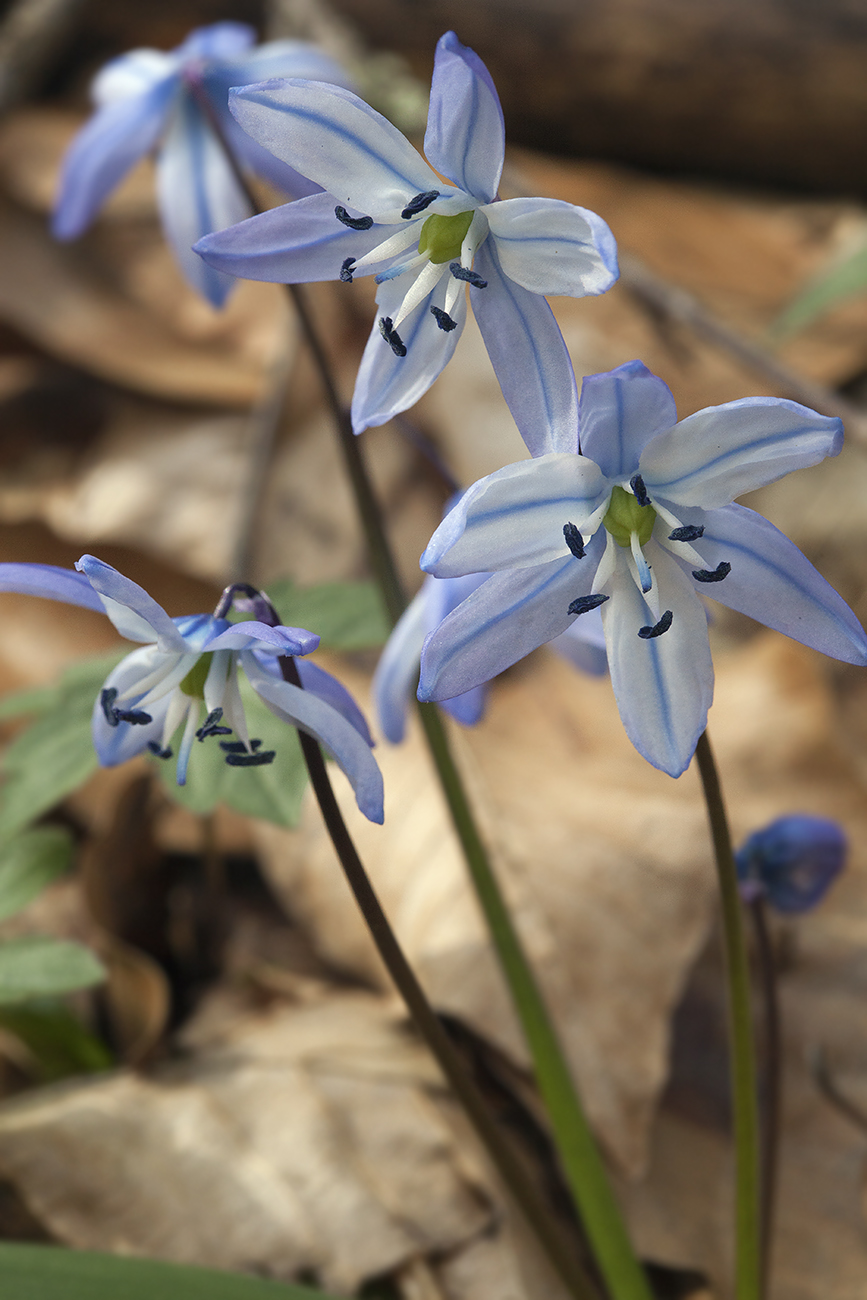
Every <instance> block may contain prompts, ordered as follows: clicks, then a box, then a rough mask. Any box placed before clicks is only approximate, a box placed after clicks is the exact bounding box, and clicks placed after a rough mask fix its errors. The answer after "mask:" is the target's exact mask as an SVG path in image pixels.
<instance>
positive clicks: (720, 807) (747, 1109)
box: [695, 732, 764, 1300]
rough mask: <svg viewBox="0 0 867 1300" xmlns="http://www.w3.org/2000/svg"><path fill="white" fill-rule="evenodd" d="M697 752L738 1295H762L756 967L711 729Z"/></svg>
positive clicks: (745, 1299)
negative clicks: (713, 877) (721, 981)
mask: <svg viewBox="0 0 867 1300" xmlns="http://www.w3.org/2000/svg"><path fill="white" fill-rule="evenodd" d="M695 756H696V760H697V761H698V769H699V772H700V774H701V781H702V786H703V788H704V797H705V800H706V802H707V811H708V818H709V819H710V828H711V836H712V838H713V848H714V856H715V858H716V866H717V874H718V877H719V886H720V896H721V902H722V921H723V936H724V943H725V954H726V977H727V981H728V1005H729V1033H730V1036H731V1085H732V1102H733V1106H734V1130H735V1161H736V1171H735V1195H736V1201H735V1252H736V1253H735V1279H736V1294H737V1298H738V1300H761V1297H762V1295H763V1293H764V1286H763V1280H762V1247H761V1236H762V1215H761V1203H760V1192H759V1112H758V1094H757V1086H756V1058H755V1044H754V1041H753V1023H752V1011H751V1005H750V970H749V962H748V960H747V946H746V940H745V937H744V926H743V916H742V912H741V899H740V893H739V891H738V878H737V870H736V868H735V861H734V856H733V854H732V843H731V836H730V834H729V827H728V819H727V817H726V811H725V805H724V803H723V797H722V790H721V789H720V783H719V776H718V774H717V769H716V763H715V762H714V757H713V753H712V751H711V747H710V741H709V740H708V737H707V732H704V733H703V735H702V736H701V737H700V739H699V742H698V745H697V746H696V750H695Z"/></svg>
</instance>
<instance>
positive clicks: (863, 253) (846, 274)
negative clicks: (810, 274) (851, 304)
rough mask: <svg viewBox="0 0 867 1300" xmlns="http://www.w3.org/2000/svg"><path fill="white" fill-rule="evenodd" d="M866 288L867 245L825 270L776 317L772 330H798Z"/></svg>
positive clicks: (782, 332)
mask: <svg viewBox="0 0 867 1300" xmlns="http://www.w3.org/2000/svg"><path fill="white" fill-rule="evenodd" d="M864 289H867V247H862V248H858V249H856V251H855V252H854V253H852V254H851V255H850V256H849V257H847V258H846V260H845V261H843V262H837V263H836V264H835V265H832V266H830V267H828V268H827V269H826V270H824V271H822V272H821V273H820V274H819V275H818V276H817V277H816V278H815V279H813V280H812V281H811V282H810V283H809V284H808V285H807V287H806V288H805V289H804V291H803V292H802V293H800V294H799V295H798V296H797V297H796V298H795V299H794V301H793V302H791V303H790V304H789V306H788V307H787V308H786V310H785V311H784V312H783V313H782V315H780V316H778V317H777V319H776V320H775V321H774V323H773V325H772V326H771V329H770V332H771V334H772V335H773V336H774V337H776V338H786V337H788V336H789V335H790V334H795V333H797V331H798V330H802V329H805V328H806V326H807V325H809V324H810V322H811V321H813V320H815V319H816V317H817V316H821V315H822V314H823V313H824V312H827V311H830V309H831V308H832V307H834V306H836V304H837V303H838V302H842V301H843V300H844V299H845V298H851V297H853V295H855V294H857V293H861V291H862V290H864Z"/></svg>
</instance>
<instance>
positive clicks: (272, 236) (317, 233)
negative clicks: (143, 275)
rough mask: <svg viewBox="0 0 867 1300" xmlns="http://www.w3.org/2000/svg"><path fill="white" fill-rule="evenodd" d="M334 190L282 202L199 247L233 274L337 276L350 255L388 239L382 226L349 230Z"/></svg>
mask: <svg viewBox="0 0 867 1300" xmlns="http://www.w3.org/2000/svg"><path fill="white" fill-rule="evenodd" d="M334 207H335V203H334V199H333V198H332V196H331V195H330V194H321V193H320V194H312V195H310V196H309V197H308V198H303V199H298V200H297V201H296V202H295V203H284V204H283V205H282V206H281V207H278V208H271V210H270V211H269V212H262V213H260V214H259V215H258V216H255V217H250V219H249V220H248V221H242V222H241V223H240V225H237V226H233V227H232V228H231V229H230V230H218V231H215V232H214V233H213V234H211V235H208V236H206V238H205V239H202V240H200V241H199V243H198V244H196V246H195V252H196V253H198V255H199V256H200V257H202V258H204V260H205V261H206V262H207V263H208V265H209V266H214V267H216V268H217V269H218V270H220V271H226V272H228V274H229V275H237V276H239V277H241V278H242V279H245V280H268V281H271V282H273V283H277V284H307V283H308V282H310V281H312V280H339V279H340V269H341V267H342V266H343V263H344V262H345V261H346V259H347V258H348V257H351V258H354V259H355V260H358V258H360V257H364V255H365V254H366V253H369V252H371V250H372V249H374V248H376V247H377V245H378V244H381V243H382V242H383V241H384V240H385V239H387V238H388V235H389V231H388V230H387V228H385V227H383V226H373V227H371V229H370V230H350V229H349V227H348V226H344V225H343V224H342V222H340V221H338V220H337V217H336V216H335V215H334Z"/></svg>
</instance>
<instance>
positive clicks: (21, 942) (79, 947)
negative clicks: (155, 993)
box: [0, 935, 105, 1003]
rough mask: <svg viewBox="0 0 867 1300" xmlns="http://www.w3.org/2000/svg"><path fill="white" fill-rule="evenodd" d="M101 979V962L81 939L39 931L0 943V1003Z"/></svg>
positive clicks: (54, 993)
mask: <svg viewBox="0 0 867 1300" xmlns="http://www.w3.org/2000/svg"><path fill="white" fill-rule="evenodd" d="M104 979H105V970H104V968H103V966H102V965H101V964H100V963H99V962H98V961H97V959H96V957H95V956H94V955H93V953H92V952H91V951H90V949H89V948H85V947H84V945H83V944H81V943H74V942H73V941H72V940H69V939H48V938H43V937H42V936H41V935H30V936H28V937H26V938H23V939H9V940H7V941H6V942H5V943H0V1003H4V1002H26V1001H28V999H30V998H46V997H56V996H57V995H58V994H60V993H73V992H74V991H75V990H76V989H84V988H89V987H90V986H91V985H93V984H99V983H101V982H102V980H104Z"/></svg>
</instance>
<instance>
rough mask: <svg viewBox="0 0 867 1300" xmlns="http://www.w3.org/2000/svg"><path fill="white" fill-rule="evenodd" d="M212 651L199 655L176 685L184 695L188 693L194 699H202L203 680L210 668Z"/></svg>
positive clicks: (203, 690)
mask: <svg viewBox="0 0 867 1300" xmlns="http://www.w3.org/2000/svg"><path fill="white" fill-rule="evenodd" d="M213 657H214V654H213V651H208V652H207V653H206V654H203V655H199V657H198V659H197V660H196V662H195V663H194V664H193V666H192V668H191V669H190V671H189V672H188V673H187V675H186V677H185V678H184V680H183V681H182V682H181V683H180V686H179V687H178V689H179V690H182V691H183V693H184V695H190V696H192V698H193V699H194V700H203V699H204V698H205V681H206V679H207V676H208V673H209V671H210V668H211V660H212V659H213Z"/></svg>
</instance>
